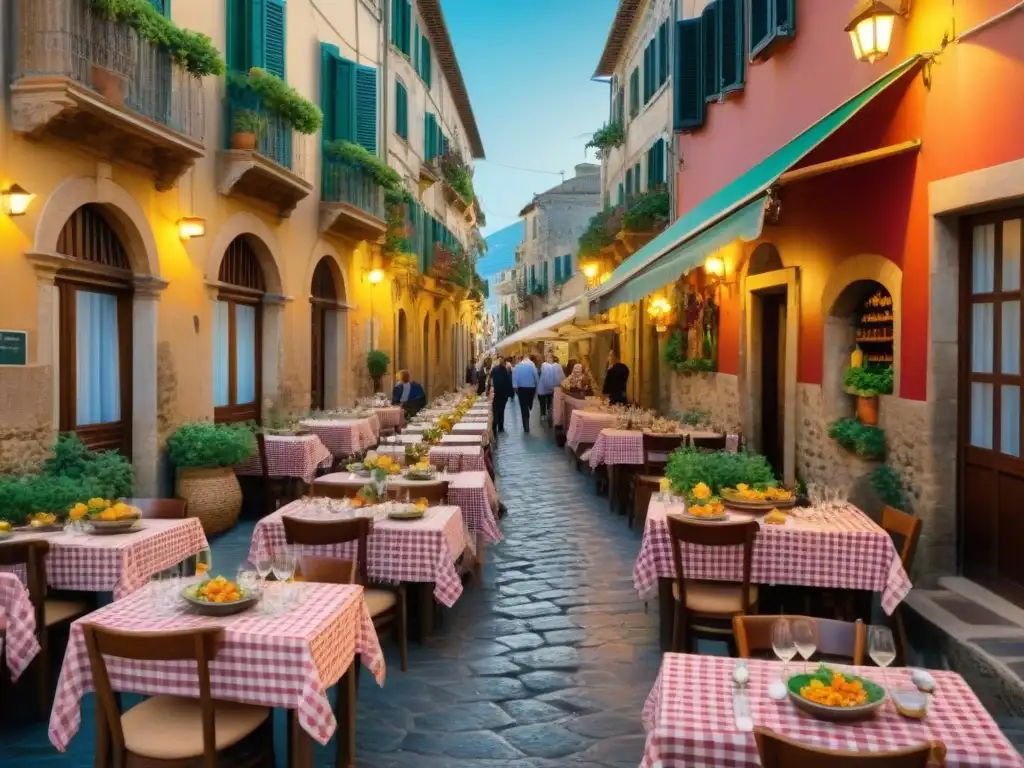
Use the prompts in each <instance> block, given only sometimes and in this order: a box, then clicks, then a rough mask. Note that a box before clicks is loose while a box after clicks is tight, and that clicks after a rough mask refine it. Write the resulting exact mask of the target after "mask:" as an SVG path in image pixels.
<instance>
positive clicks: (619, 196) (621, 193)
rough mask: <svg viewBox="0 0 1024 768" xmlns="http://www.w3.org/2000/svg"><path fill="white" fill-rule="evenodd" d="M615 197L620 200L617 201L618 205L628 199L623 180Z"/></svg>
mask: <svg viewBox="0 0 1024 768" xmlns="http://www.w3.org/2000/svg"><path fill="white" fill-rule="evenodd" d="M615 199H616V200H617V201H618V202H617V203H616V205H622V204H623V203H624V202H625V201H626V192H625V189H624V188H623V186H622V182H621V181H620V182H619V189H618V193H617V194H616V197H615Z"/></svg>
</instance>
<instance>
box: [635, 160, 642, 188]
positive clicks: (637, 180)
mask: <svg viewBox="0 0 1024 768" xmlns="http://www.w3.org/2000/svg"><path fill="white" fill-rule="evenodd" d="M641 179H643V177H642V176H641V175H640V161H639V160H637V161H636V166H634V168H633V186H635V187H636V193H637V194H638V195H639V194H640V182H641Z"/></svg>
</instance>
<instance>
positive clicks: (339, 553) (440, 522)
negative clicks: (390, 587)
mask: <svg viewBox="0 0 1024 768" xmlns="http://www.w3.org/2000/svg"><path fill="white" fill-rule="evenodd" d="M283 515H290V516H295V517H300V518H302V519H304V520H336V519H338V515H337V513H335V512H324V511H321V510H320V509H319V508H318V507H317V505H316V503H315V502H309V501H304V500H302V499H299V500H298V501H293V502H292V503H291V504H288V505H286V506H284V507H281V509H279V510H277V511H276V512H274V513H273V514H270V515H267V516H266V517H264V518H263V519H262V520H260V521H259V522H258V523H256V529H255V530H254V531H253V534H252V544H251V545H250V550H249V552H250V557H255V556H256V555H258V554H259V553H265V554H270V555H276V553H277V552H278V551H279V550H280V549H281V548H282V547H284V546H285V545H286V542H285V537H284V523H282V522H281V517H282V516H283ZM368 547H369V551H368V553H367V558H368V562H367V564H366V566H367V569H368V571H369V576H370V578H371V579H372V580H374V581H377V582H381V583H387V584H397V583H399V582H412V581H415V582H426V583H433V584H434V596H435V597H436V598H437V599H438V601H439V602H441V603H442V604H444V605H445V606H447V607H449V608H450V607H451V606H453V605H455V601H456V600H458V599H459V595H461V594H462V581H461V580H460V579H459V574H458V571H457V569H456V568H455V561H456V560H457V559H458V558H459V557H461V556H462V554H463V552H465V551H466V549H467V547H469V548H470V549H471V541H470V538H469V534H468V531H467V530H466V525H465V523H464V522H463V519H462V514H461V512H460V511H459V508H458V507H434V508H432V509H430V510H428V511H427V515H426V517H424V518H423V519H421V520H415V521H406V520H403V521H397V520H386V519H385V520H381V521H379V522H377V523H375V524H374V526H373V533H372V534H370V538H369V541H368ZM297 549H298V550H300V554H312V555H324V556H327V557H339V558H344V559H348V560H353V559H355V554H356V544H355V542H348V543H346V544H338V545H332V546H322V547H319V546H318V547H297Z"/></svg>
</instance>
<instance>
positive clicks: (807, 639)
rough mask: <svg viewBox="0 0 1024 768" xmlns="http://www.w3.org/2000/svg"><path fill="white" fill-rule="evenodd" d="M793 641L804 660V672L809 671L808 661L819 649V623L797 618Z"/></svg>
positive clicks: (794, 625)
mask: <svg viewBox="0 0 1024 768" xmlns="http://www.w3.org/2000/svg"><path fill="white" fill-rule="evenodd" d="M793 641H794V643H795V644H796V649H797V651H798V652H799V653H800V658H802V659H803V660H804V674H806V673H807V662H808V661H810V659H811V656H813V655H814V652H815V651H816V650H817V649H818V625H817V622H815V621H812V620H810V619H797V620H795V621H794V622H793Z"/></svg>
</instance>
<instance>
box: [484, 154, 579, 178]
mask: <svg viewBox="0 0 1024 768" xmlns="http://www.w3.org/2000/svg"><path fill="white" fill-rule="evenodd" d="M477 162H478V163H486V164H487V165H493V166H496V167H498V168H508V169H509V170H510V171H523V172H525V173H543V174H546V175H548V176H561V175H563V174H564V173H565V171H541V170H538V169H537V168H523V167H522V166H519V165H506V164H505V163H496V162H494V161H493V160H487V159H486V158H485V159H483V160H479V161H477Z"/></svg>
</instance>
